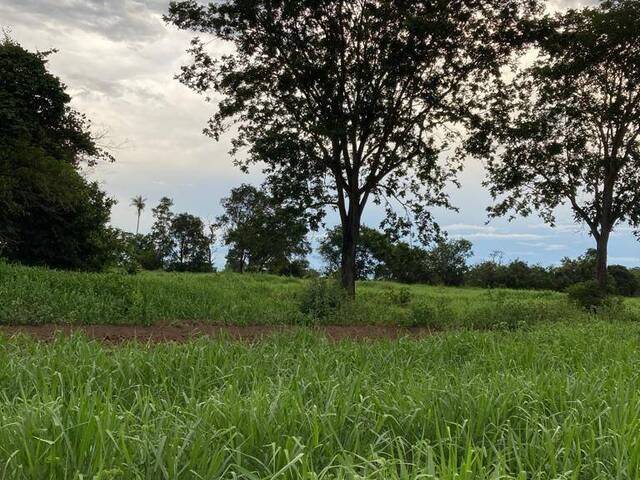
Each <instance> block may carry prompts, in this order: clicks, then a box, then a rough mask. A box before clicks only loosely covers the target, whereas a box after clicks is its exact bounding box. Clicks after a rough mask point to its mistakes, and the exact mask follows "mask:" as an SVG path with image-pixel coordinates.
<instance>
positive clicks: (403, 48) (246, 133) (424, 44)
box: [167, 0, 539, 295]
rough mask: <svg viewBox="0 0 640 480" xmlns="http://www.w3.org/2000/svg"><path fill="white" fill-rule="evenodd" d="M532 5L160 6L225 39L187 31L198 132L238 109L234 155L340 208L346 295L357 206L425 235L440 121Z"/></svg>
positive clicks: (446, 172) (498, 55) (310, 202)
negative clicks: (200, 121) (205, 113)
mask: <svg viewBox="0 0 640 480" xmlns="http://www.w3.org/2000/svg"><path fill="white" fill-rule="evenodd" d="M538 11H539V3H538V2H537V1H536V0H484V1H482V2H478V1H477V0H462V1H456V2H447V1H437V2H434V1H424V0H417V1H410V2H406V1H402V2H396V1H378V0H376V1H367V2H353V1H350V0H327V1H320V2H309V1H303V0H294V1H290V0H276V1H269V2H263V1H254V0H251V1H246V0H223V1H219V2H214V3H211V4H209V6H203V5H201V4H198V3H197V2H195V1H193V0H185V1H174V2H171V4H170V6H169V14H168V16H167V20H168V21H170V22H172V23H173V24H174V25H177V26H178V27H179V28H182V29H186V30H191V31H196V32H202V33H205V34H207V35H213V36H215V37H216V38H218V39H221V40H224V41H227V42H229V43H230V44H232V45H233V46H234V47H235V48H234V49H233V50H232V53H230V54H228V55H225V56H221V57H218V58H213V57H212V56H211V54H210V53H209V51H208V49H207V44H206V43H205V42H203V41H201V40H200V39H198V38H196V39H194V41H193V42H192V48H191V50H190V53H191V54H192V57H193V63H191V64H190V65H187V66H184V67H183V68H182V72H181V75H180V80H181V81H182V82H183V83H184V84H186V85H187V86H189V87H190V88H192V89H193V90H195V91H197V92H199V93H202V94H204V95H206V96H207V97H209V98H211V97H213V95H212V93H213V92H216V99H217V100H218V99H220V100H219V101H217V110H216V112H215V114H214V116H213V117H212V118H211V120H210V122H209V125H208V128H207V129H206V132H207V133H208V134H209V135H211V136H212V137H214V138H215V139H219V138H220V136H221V135H222V134H223V133H225V132H226V131H227V130H228V129H229V127H230V126H231V125H233V124H234V123H236V124H237V126H238V128H237V130H236V132H237V134H236V137H235V138H234V141H233V145H234V148H233V153H237V152H238V151H240V150H242V151H243V152H244V151H245V150H246V151H247V152H248V154H247V155H243V156H242V158H241V159H239V163H240V165H241V166H242V168H244V169H245V170H247V169H248V168H249V166H250V165H252V164H259V165H261V166H263V168H264V173H265V174H266V175H267V177H268V178H269V180H270V181H271V182H273V183H275V184H277V185H278V186H280V187H285V188H284V189H285V190H286V191H287V193H288V194H289V195H291V196H293V197H296V198H301V199H303V203H304V204H305V205H307V206H309V207H310V208H319V209H320V211H322V209H323V208H324V207H326V206H331V207H333V208H335V209H336V210H337V211H338V213H339V215H340V223H341V227H342V231H343V236H342V245H341V253H340V256H341V260H340V269H341V284H342V286H343V287H344V288H345V289H347V290H348V292H349V294H350V295H355V276H356V261H357V260H356V255H357V254H356V252H357V243H358V239H359V233H360V223H361V218H362V213H363V211H364V210H365V208H366V206H367V205H368V204H369V203H370V202H376V203H379V204H383V205H384V206H385V207H387V216H386V223H387V224H388V226H389V227H395V229H397V230H400V231H402V232H404V233H406V232H407V230H408V227H409V225H410V224H411V223H413V224H416V225H417V230H418V231H419V232H420V235H421V237H422V240H423V241H426V240H427V239H430V238H431V236H432V234H433V230H434V228H433V227H434V221H433V217H432V215H431V211H430V209H429V207H433V206H439V207H450V204H449V199H448V196H447V192H446V190H445V186H446V185H448V184H449V183H450V182H454V181H455V177H456V174H457V171H458V169H459V167H460V165H459V163H458V162H457V161H455V160H453V159H451V158H448V157H445V156H444V155H442V156H441V155H440V154H441V153H442V152H443V151H444V150H445V149H446V148H447V146H448V145H449V143H450V142H449V141H450V140H451V138H450V137H451V136H453V133H452V132H453V131H454V129H443V128H441V126H442V125H443V124H453V123H457V122H459V121H460V120H461V119H462V118H464V117H465V116H466V114H467V113H468V111H469V103H472V102H474V101H475V99H476V96H475V95H474V94H475V93H476V92H477V90H478V89H479V88H480V85H482V84H484V83H486V82H488V81H491V80H492V79H493V78H494V76H495V75H496V74H498V72H499V67H500V66H501V65H503V64H505V63H506V62H507V61H508V60H509V59H510V57H511V53H512V52H513V50H514V48H517V47H519V46H521V45H522V44H523V43H524V42H525V41H526V35H525V33H524V32H523V29H522V28H521V27H522V24H523V22H522V19H523V18H529V17H530V16H532V15H534V14H536V13H537V12H538ZM444 132H449V133H451V135H444V136H443V135H442V133H444ZM398 206H402V207H403V210H404V211H406V212H409V213H410V214H411V215H410V216H409V217H410V218H411V220H412V221H409V220H408V218H407V216H404V215H403V216H400V215H398V214H397V212H396V210H397V208H398Z"/></svg>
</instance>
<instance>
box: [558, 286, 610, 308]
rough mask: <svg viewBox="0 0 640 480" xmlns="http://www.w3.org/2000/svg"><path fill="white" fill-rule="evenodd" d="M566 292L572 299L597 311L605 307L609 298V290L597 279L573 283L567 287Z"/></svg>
mask: <svg viewBox="0 0 640 480" xmlns="http://www.w3.org/2000/svg"><path fill="white" fill-rule="evenodd" d="M566 292H567V295H568V296H569V299H570V300H571V301H573V302H574V303H576V305H578V306H580V307H582V308H584V309H586V310H589V311H597V310H598V309H599V308H601V307H603V306H604V305H605V303H606V301H607V298H608V292H607V291H606V290H603V289H602V287H600V285H599V284H598V282H596V281H595V280H587V281H586V282H580V283H576V284H574V285H571V286H569V287H567V289H566Z"/></svg>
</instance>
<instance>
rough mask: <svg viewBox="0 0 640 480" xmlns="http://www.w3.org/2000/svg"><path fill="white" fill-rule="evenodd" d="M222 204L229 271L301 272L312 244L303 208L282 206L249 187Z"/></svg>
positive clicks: (221, 225)
mask: <svg viewBox="0 0 640 480" xmlns="http://www.w3.org/2000/svg"><path fill="white" fill-rule="evenodd" d="M221 204H222V206H223V208H224V213H223V214H222V215H220V216H219V217H218V219H217V226H218V227H219V228H220V229H221V230H222V240H223V242H224V243H225V244H226V245H227V246H228V247H229V251H228V253H227V268H229V269H230V270H232V271H235V272H240V273H242V272H244V271H250V272H269V273H280V274H293V273H297V272H300V271H301V268H300V267H304V265H302V263H301V262H303V261H304V257H305V256H306V254H307V253H309V251H310V245H309V242H308V241H307V239H306V237H307V233H308V232H309V225H308V222H307V219H306V218H305V215H304V214H303V212H302V211H301V209H300V208H296V207H295V206H293V205H287V204H282V203H281V202H279V201H277V200H276V199H275V198H274V197H273V196H271V195H270V194H269V193H268V192H266V191H263V190H259V189H257V188H256V187H254V186H251V185H246V184H243V185H240V186H239V187H236V188H234V189H232V190H231V195H230V196H229V197H226V198H223V199H222V202H221ZM304 263H305V265H306V261H304ZM302 270H304V268H302Z"/></svg>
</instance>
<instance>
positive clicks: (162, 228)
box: [151, 197, 175, 269]
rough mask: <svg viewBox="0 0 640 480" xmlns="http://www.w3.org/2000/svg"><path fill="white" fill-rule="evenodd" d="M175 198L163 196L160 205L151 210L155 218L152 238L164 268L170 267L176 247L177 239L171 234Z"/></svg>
mask: <svg viewBox="0 0 640 480" xmlns="http://www.w3.org/2000/svg"><path fill="white" fill-rule="evenodd" d="M172 207H173V200H171V199H170V198H168V197H162V198H161V199H160V203H158V206H157V207H155V208H153V209H152V210H151V212H152V214H153V218H154V222H153V225H152V226H151V239H152V240H153V244H154V247H155V251H156V255H157V256H158V258H159V259H160V261H161V263H162V266H163V268H165V269H166V268H169V261H170V258H171V255H172V253H173V249H174V248H175V240H174V238H173V236H172V234H171V225H172V223H173V217H174V214H173V212H172V211H171V208H172Z"/></svg>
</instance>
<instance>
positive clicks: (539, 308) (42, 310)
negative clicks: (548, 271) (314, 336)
mask: <svg viewBox="0 0 640 480" xmlns="http://www.w3.org/2000/svg"><path fill="white" fill-rule="evenodd" d="M314 289H315V286H314V285H313V284H312V283H311V282H310V281H308V280H296V279H290V278H283V277H274V276H269V275H249V274H245V275H239V274H229V273H217V274H189V273H173V274H172V273H149V272H147V273H142V274H139V275H133V276H131V275H124V274H116V273H113V274H104V273H72V272H59V271H53V270H47V269H41V268H25V267H19V266H13V265H7V264H6V263H1V262H0V324H9V323H12V324H42V323H69V324H153V323H157V322H172V321H184V320H195V321H206V322H211V323H217V324H233V325H248V324H289V325H291V324H303V325H304V324H313V323H334V324H340V323H348V324H387V325H416V326H427V327H433V328H458V327H469V328H510V329H514V328H518V327H520V326H523V325H531V324H536V323H539V322H541V321H546V320H558V319H564V320H568V319H570V318H577V317H584V314H582V313H581V312H579V311H577V309H575V308H574V307H573V306H572V305H569V304H568V302H567V300H566V298H565V296H564V295H562V294H559V293H556V292H534V291H509V290H492V291H487V290H480V289H461V288H445V287H429V286H401V285H397V284H391V283H384V282H363V283H361V284H359V286H358V298H357V300H356V302H355V303H349V302H347V303H344V304H343V305H341V306H340V307H339V308H338V309H337V310H336V311H331V312H329V314H326V315H312V314H309V313H308V312H304V311H303V309H302V308H301V302H303V298H304V296H305V294H309V292H311V294H312V295H313V294H314V291H315V290H314ZM628 303H629V305H630V306H631V307H632V308H631V309H630V311H632V312H636V313H637V314H638V315H640V301H638V300H636V299H634V300H631V301H629V302H628Z"/></svg>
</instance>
